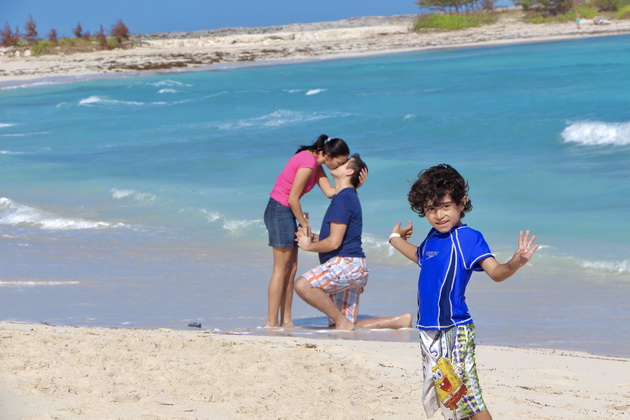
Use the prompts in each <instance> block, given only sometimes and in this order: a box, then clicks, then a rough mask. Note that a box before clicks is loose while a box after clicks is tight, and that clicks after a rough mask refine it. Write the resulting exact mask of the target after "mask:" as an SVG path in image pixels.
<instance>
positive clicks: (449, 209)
mask: <svg viewBox="0 0 630 420" xmlns="http://www.w3.org/2000/svg"><path fill="white" fill-rule="evenodd" d="M467 200H468V198H467V197H464V203H454V202H453V201H451V196H450V195H445V196H444V197H442V199H441V200H438V201H437V202H436V203H431V204H428V205H426V206H424V213H425V214H426V217H427V220H428V221H429V223H430V224H431V226H433V227H434V228H435V229H437V230H438V231H439V232H440V233H448V232H450V231H451V230H452V229H453V228H454V227H457V226H459V225H461V224H462V222H461V214H462V210H463V209H464V205H465V203H466V201H467Z"/></svg>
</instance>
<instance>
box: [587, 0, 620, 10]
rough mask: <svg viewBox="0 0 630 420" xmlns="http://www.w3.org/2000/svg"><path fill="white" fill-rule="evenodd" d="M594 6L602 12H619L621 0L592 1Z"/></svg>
mask: <svg viewBox="0 0 630 420" xmlns="http://www.w3.org/2000/svg"><path fill="white" fill-rule="evenodd" d="M592 1H593V6H595V7H596V8H597V9H599V10H600V11H601V12H615V11H617V10H619V6H620V3H621V2H620V0H592Z"/></svg>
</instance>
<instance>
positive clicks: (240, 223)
mask: <svg viewBox="0 0 630 420" xmlns="http://www.w3.org/2000/svg"><path fill="white" fill-rule="evenodd" d="M262 223H263V221H262V219H255V220H243V219H241V220H238V219H225V220H224V221H223V229H225V230H227V231H229V232H234V233H236V232H238V231H241V230H243V229H246V228H247V227H249V226H259V225H262Z"/></svg>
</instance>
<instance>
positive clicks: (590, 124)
mask: <svg viewBox="0 0 630 420" xmlns="http://www.w3.org/2000/svg"><path fill="white" fill-rule="evenodd" d="M562 138H563V139H564V142H565V143H577V144H580V145H583V146H627V145H629V144H630V122H626V123H611V122H602V121H578V122H574V123H571V124H570V125H569V126H568V127H566V128H565V129H564V131H562Z"/></svg>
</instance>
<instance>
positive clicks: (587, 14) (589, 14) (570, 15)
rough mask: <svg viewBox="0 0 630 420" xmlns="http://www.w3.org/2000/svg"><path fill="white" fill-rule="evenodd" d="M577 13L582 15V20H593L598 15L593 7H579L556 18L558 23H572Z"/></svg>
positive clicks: (597, 11)
mask: <svg viewBox="0 0 630 420" xmlns="http://www.w3.org/2000/svg"><path fill="white" fill-rule="evenodd" d="M577 13H579V14H581V15H582V19H593V18H594V17H595V16H597V15H599V10H597V9H596V8H594V7H580V8H578V9H576V10H570V11H568V12H567V13H564V14H562V15H558V16H556V19H557V20H558V22H570V21H574V20H575V18H576V17H577Z"/></svg>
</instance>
